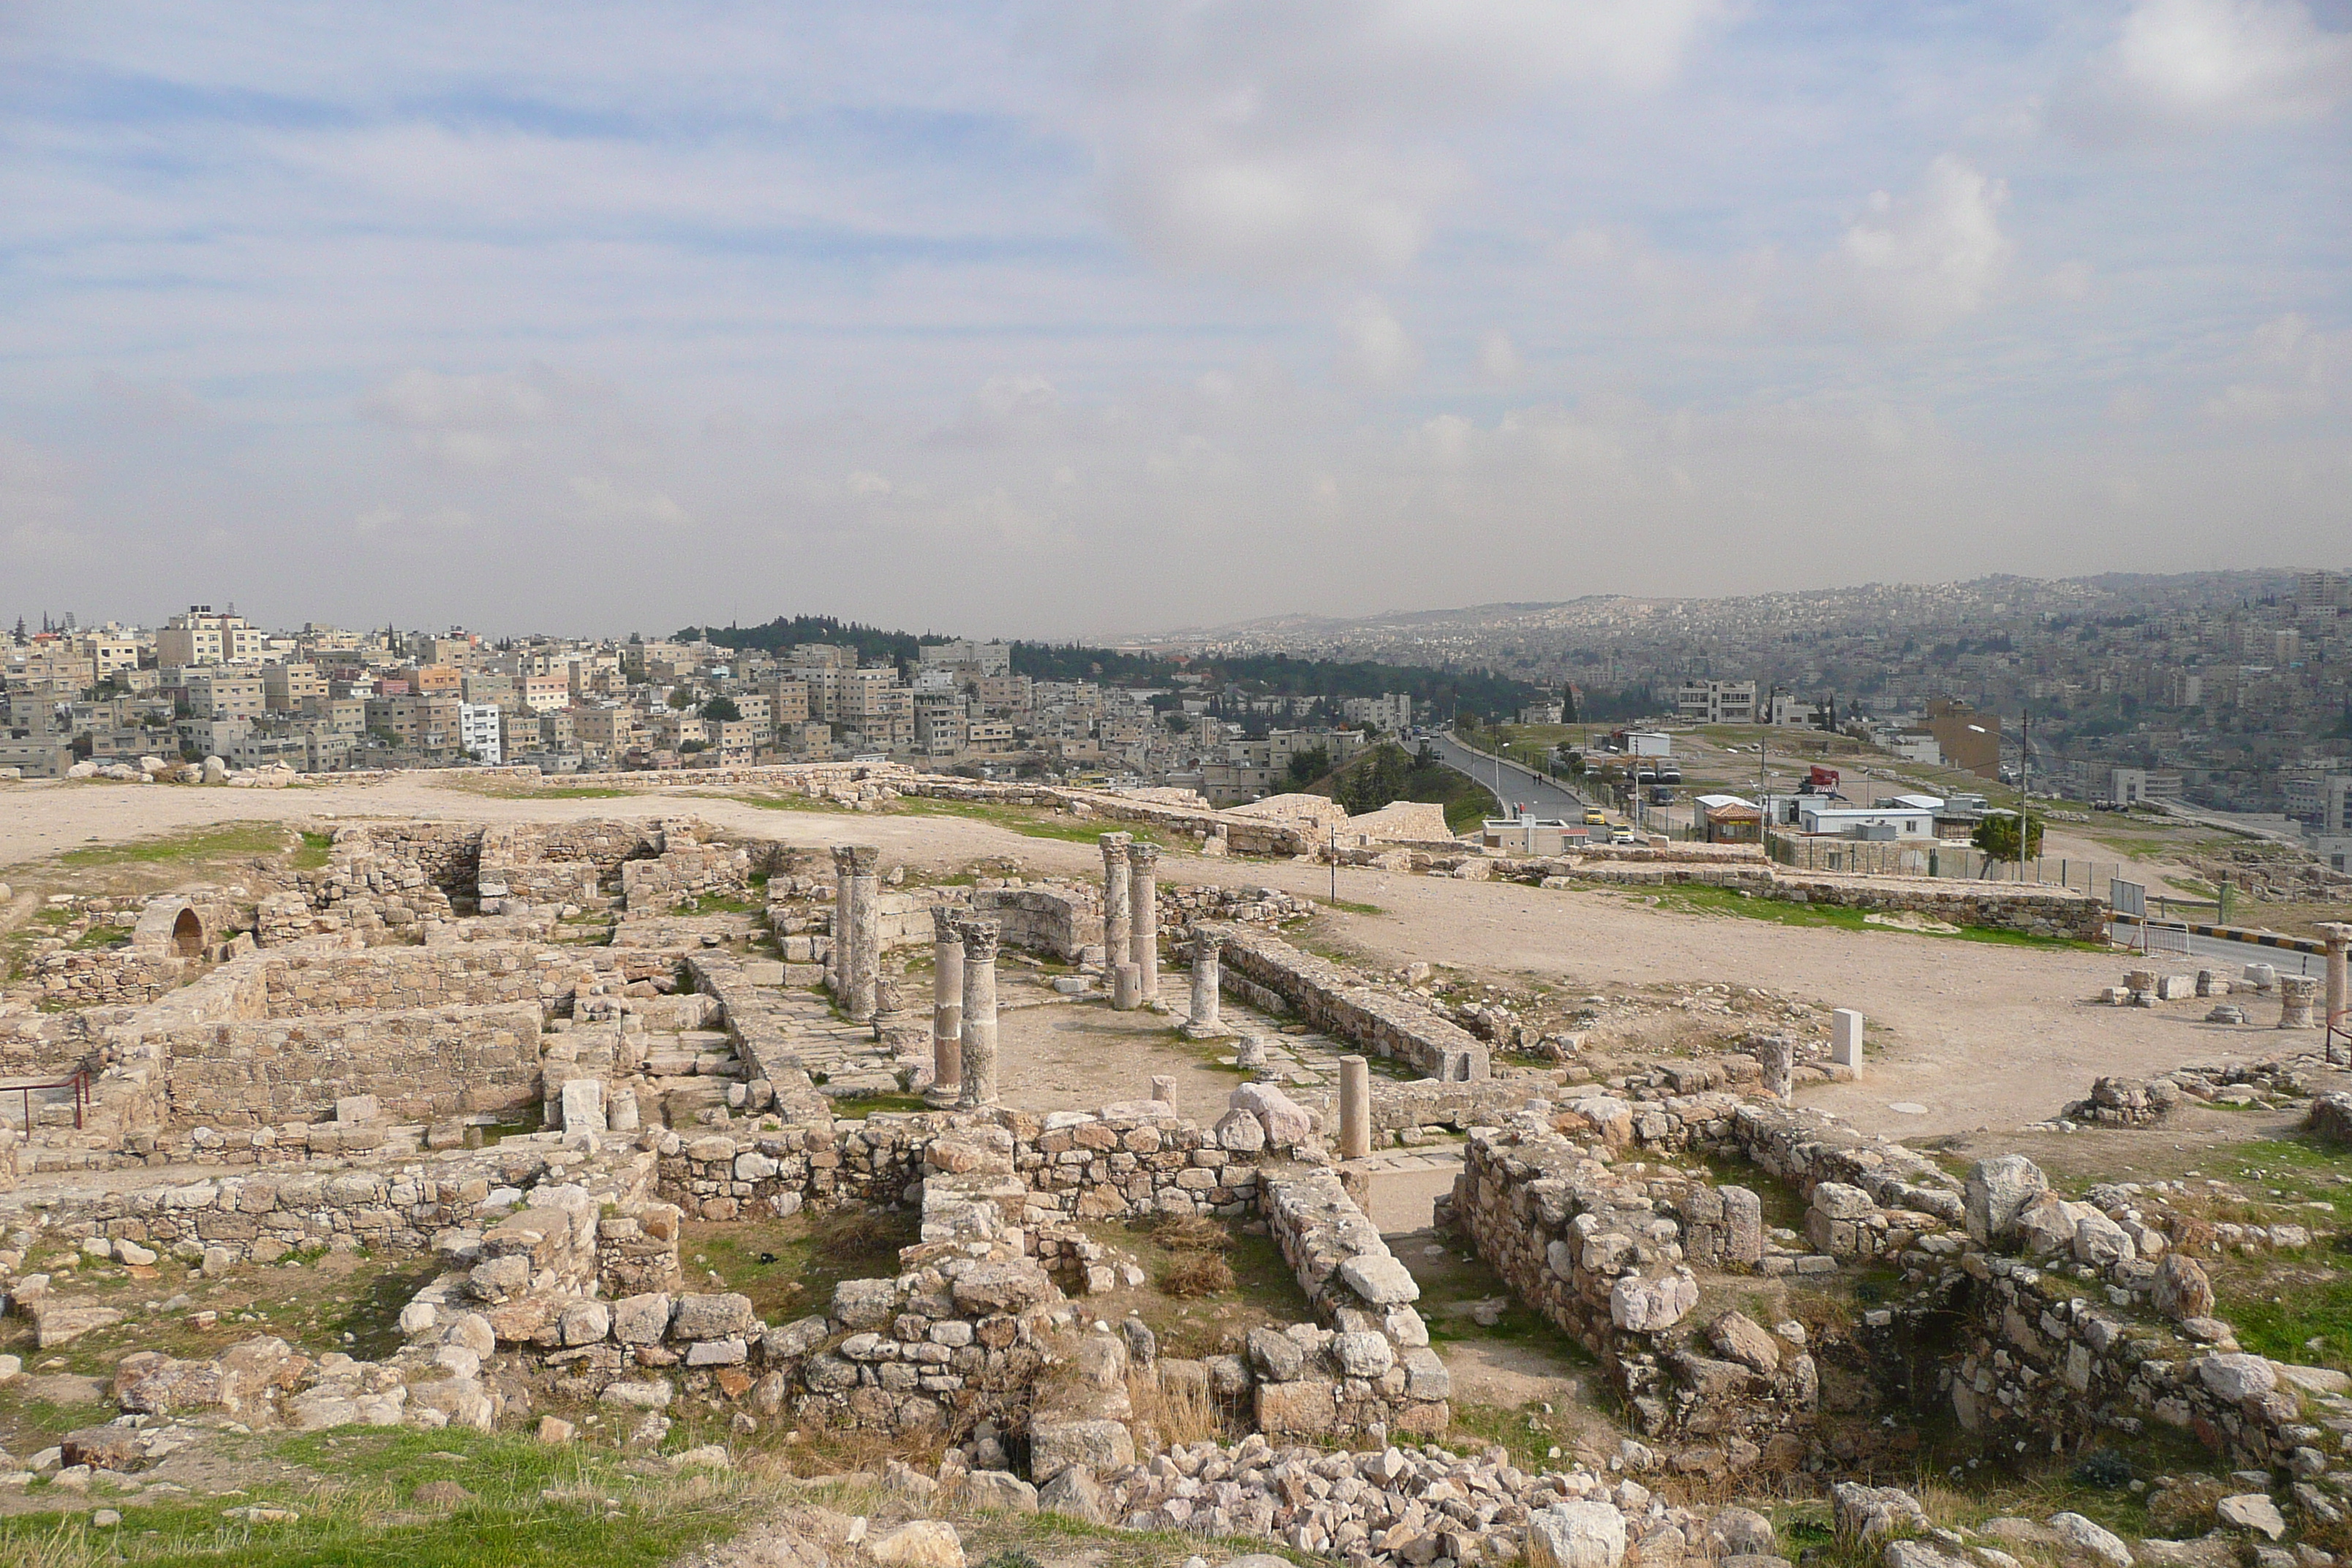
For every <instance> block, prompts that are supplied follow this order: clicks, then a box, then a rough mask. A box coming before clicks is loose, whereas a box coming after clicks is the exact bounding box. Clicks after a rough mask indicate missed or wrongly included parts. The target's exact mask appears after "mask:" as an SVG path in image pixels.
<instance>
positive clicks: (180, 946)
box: [172, 906, 205, 958]
mask: <svg viewBox="0 0 2352 1568" xmlns="http://www.w3.org/2000/svg"><path fill="white" fill-rule="evenodd" d="M204 955H205V922H204V921H203V920H202V919H201V918H199V917H198V915H197V914H196V911H195V910H194V909H193V908H191V907H187V906H183V907H182V908H181V910H180V913H179V916H178V918H177V919H175V920H173V921H172V956H173V958H202V957H203V956H204Z"/></svg>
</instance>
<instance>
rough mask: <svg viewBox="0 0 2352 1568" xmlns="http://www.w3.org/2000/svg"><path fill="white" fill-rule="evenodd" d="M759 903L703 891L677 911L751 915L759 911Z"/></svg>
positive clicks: (697, 913) (688, 913) (693, 913)
mask: <svg viewBox="0 0 2352 1568" xmlns="http://www.w3.org/2000/svg"><path fill="white" fill-rule="evenodd" d="M760 910H761V905H759V904H757V903H754V902H753V901H752V900H750V899H737V898H730V897H729V896H728V895H727V894H725V893H705V894H703V895H702V897H700V898H698V899H697V900H694V902H692V903H690V904H688V905H687V906H686V908H684V909H683V910H679V911H678V912H679V913H680V914H687V915H751V914H757V913H759V912H760Z"/></svg>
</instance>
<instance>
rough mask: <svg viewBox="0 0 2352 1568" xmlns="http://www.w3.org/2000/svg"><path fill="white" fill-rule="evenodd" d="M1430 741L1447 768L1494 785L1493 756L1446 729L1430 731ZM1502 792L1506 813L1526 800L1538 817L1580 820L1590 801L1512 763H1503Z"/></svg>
mask: <svg viewBox="0 0 2352 1568" xmlns="http://www.w3.org/2000/svg"><path fill="white" fill-rule="evenodd" d="M1429 743H1430V745H1431V746H1432V747H1433V748H1434V749H1435V751H1436V752H1437V755H1438V760H1439V761H1441V762H1443V763H1444V764H1445V765H1446V766H1447V767H1449V768H1452V769H1453V770H1454V772H1456V773H1467V774H1469V775H1470V777H1472V778H1474V779H1475V780H1477V781H1478V782H1479V783H1480V784H1485V785H1486V787H1487V788H1488V789H1493V788H1494V787H1495V759H1494V758H1493V757H1491V756H1489V755H1487V754H1486V753H1485V752H1473V751H1471V750H1470V749H1469V748H1468V747H1466V746H1464V745H1462V744H1460V743H1459V742H1456V741H1455V740H1454V737H1453V736H1451V735H1449V734H1446V733H1445V732H1444V731H1434V730H1433V731H1430V736H1429ZM1500 794H1501V797H1502V801H1503V809H1504V812H1505V813H1506V815H1507V814H1508V813H1509V811H1510V809H1511V807H1512V806H1513V805H1517V804H1520V803H1522V802H1524V803H1526V804H1528V805H1533V806H1534V807H1535V810H1536V815H1537V816H1559V817H1565V818H1567V819H1568V820H1569V821H1570V822H1577V823H1580V822H1582V821H1583V820H1584V808H1585V806H1586V805H1587V804H1588V803H1587V802H1586V800H1585V798H1584V797H1583V796H1582V795H1579V794H1577V793H1576V792H1575V791H1574V790H1572V789H1570V788H1569V787H1568V786H1567V785H1565V784H1555V783H1553V782H1552V781H1551V780H1549V779H1548V778H1546V777H1544V776H1543V775H1542V774H1541V773H1530V772H1528V770H1527V769H1526V768H1524V767H1521V766H1520V765H1519V764H1518V763H1512V762H1506V763H1503V787H1502V790H1501V791H1500Z"/></svg>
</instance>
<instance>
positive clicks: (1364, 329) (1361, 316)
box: [1339, 295, 1421, 389]
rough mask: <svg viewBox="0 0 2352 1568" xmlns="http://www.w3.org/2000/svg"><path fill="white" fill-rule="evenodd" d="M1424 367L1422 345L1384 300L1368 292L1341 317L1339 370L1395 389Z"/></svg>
mask: <svg viewBox="0 0 2352 1568" xmlns="http://www.w3.org/2000/svg"><path fill="white" fill-rule="evenodd" d="M1420 369H1421V349H1420V346H1419V345H1418V344H1416V343H1415V342H1413V341H1412V334H1410V333H1409V332H1407V331H1405V330H1404V326H1403V324H1402V322H1400V321H1398V320H1397V319H1396V317H1395V316H1394V315H1393V314H1391V312H1390V310H1389V308H1388V307H1387V306H1386V305H1385V304H1382V303H1381V301H1380V300H1376V299H1373V298H1372V297H1370V295H1367V296H1365V297H1364V298H1363V299H1361V300H1357V301H1356V303H1355V305H1354V307H1353V308H1351V309H1350V310H1349V311H1348V313H1347V314H1346V315H1344V316H1342V317H1341V318H1340V319H1339V374H1341V375H1342V376H1343V377H1345V378H1346V379H1348V380H1349V381H1352V382H1355V383H1357V384H1360V385H1364V386H1371V387H1380V388H1384V389H1392V388H1395V387H1398V386H1402V385H1403V384H1405V383H1406V382H1408V381H1410V380H1412V376H1413V374H1414V373H1415V372H1417V371H1419V370H1420Z"/></svg>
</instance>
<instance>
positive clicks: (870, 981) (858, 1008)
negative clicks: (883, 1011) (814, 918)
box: [845, 844, 882, 1024]
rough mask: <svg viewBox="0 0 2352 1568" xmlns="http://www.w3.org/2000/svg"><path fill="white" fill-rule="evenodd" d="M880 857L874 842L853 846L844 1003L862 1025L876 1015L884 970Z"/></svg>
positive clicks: (850, 1014) (850, 852)
mask: <svg viewBox="0 0 2352 1568" xmlns="http://www.w3.org/2000/svg"><path fill="white" fill-rule="evenodd" d="M881 860H882V851H881V850H880V849H878V848H877V847H874V846H873V845H871V844H853V845H851V846H850V848H849V863H850V876H849V931H850V943H849V958H850V963H849V996H848V999H847V1001H846V1003H845V1005H846V1006H847V1007H848V1009H849V1016H851V1017H852V1018H855V1019H856V1020H857V1021H858V1022H859V1023H861V1024H862V1023H864V1022H866V1020H867V1019H869V1018H871V1017H873V1016H874V983H875V981H876V980H877V978H879V977H880V975H881V973H882V932H881V929H880V924H879V919H880V913H881V910H880V908H879V900H880V899H881V896H882V879H881V878H880V877H879V876H877V875H876V870H877V868H878V867H879V865H880V864H881Z"/></svg>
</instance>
